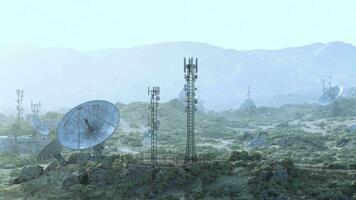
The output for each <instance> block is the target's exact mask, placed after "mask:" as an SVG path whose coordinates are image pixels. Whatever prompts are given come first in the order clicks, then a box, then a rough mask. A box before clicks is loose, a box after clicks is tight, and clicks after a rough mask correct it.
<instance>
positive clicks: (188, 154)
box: [184, 58, 198, 164]
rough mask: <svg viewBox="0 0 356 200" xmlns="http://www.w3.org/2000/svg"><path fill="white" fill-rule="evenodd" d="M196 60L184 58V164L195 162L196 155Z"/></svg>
mask: <svg viewBox="0 0 356 200" xmlns="http://www.w3.org/2000/svg"><path fill="white" fill-rule="evenodd" d="M197 73H198V59H197V58H196V59H195V63H194V60H193V58H189V59H188V63H187V60H186V59H185V58H184V78H185V80H186V84H185V85H184V90H185V92H186V97H187V98H186V101H187V106H186V110H185V111H186V113H187V142H186V148H185V158H184V164H188V163H194V162H197V154H196V149H195V134H194V129H195V112H196V110H197V108H196V104H197V103H198V99H197V98H196V92H197V88H196V87H195V80H196V79H197V78H198V75H197Z"/></svg>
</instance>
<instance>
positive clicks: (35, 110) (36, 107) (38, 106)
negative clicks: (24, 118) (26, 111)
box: [31, 101, 41, 117]
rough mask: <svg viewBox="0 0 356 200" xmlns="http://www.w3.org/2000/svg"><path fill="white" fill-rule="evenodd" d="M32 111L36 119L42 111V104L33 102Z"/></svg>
mask: <svg viewBox="0 0 356 200" xmlns="http://www.w3.org/2000/svg"><path fill="white" fill-rule="evenodd" d="M31 110H32V115H33V116H34V117H38V115H39V113H40V110H41V102H40V101H39V102H38V103H33V101H31Z"/></svg>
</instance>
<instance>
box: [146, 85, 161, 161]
mask: <svg viewBox="0 0 356 200" xmlns="http://www.w3.org/2000/svg"><path fill="white" fill-rule="evenodd" d="M159 95H160V88H159V87H158V86H154V87H152V89H151V88H150V87H148V96H149V97H150V105H149V110H150V115H149V127H150V128H149V130H148V131H149V133H150V134H151V164H152V165H153V166H157V132H158V128H159V124H160V122H159V120H158V116H157V110H158V102H159V100H160V97H159Z"/></svg>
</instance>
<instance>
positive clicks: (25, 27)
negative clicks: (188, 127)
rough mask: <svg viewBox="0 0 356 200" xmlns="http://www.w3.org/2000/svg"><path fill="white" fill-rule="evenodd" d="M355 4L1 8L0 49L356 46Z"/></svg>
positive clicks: (204, 2)
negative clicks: (190, 44)
mask: <svg viewBox="0 0 356 200" xmlns="http://www.w3.org/2000/svg"><path fill="white" fill-rule="evenodd" d="M355 11H356V1H354V0H342V1H340V0H269V1H264V0H219V1H218V0H194V1H193V0H191V1H188V0H169V1H168V0H60V1H58V0H1V2H0V46H11V45H19V44H20V45H23V44H31V45H36V46H40V47H66V48H74V49H77V50H81V51H95V50H100V49H108V48H129V47H134V46H141V45H145V44H153V43H159V42H168V41H194V42H204V43H209V44H212V45H216V46H220V47H224V48H233V49H238V50H250V49H279V48H285V47H291V46H301V45H306V44H310V43H314V42H324V43H326V42H331V41H343V42H348V43H352V44H356V35H355V33H356V23H355V21H354V20H355V19H356V12H355Z"/></svg>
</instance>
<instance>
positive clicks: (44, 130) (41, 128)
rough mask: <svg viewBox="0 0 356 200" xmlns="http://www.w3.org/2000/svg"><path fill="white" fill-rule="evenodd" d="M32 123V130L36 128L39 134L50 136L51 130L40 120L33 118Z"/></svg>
mask: <svg viewBox="0 0 356 200" xmlns="http://www.w3.org/2000/svg"><path fill="white" fill-rule="evenodd" d="M30 123H31V126H32V128H34V129H35V130H36V132H37V133H39V134H41V135H48V133H49V128H48V127H47V126H46V124H44V123H43V122H42V121H41V120H40V119H38V118H37V117H33V118H31V121H30Z"/></svg>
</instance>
